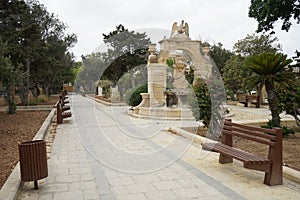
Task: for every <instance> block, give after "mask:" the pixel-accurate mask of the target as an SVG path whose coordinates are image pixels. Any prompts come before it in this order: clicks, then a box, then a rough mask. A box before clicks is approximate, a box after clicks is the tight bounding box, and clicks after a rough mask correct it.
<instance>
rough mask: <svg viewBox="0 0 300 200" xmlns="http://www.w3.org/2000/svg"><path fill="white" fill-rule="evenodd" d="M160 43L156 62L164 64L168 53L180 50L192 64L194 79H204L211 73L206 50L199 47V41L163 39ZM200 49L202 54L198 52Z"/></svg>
mask: <svg viewBox="0 0 300 200" xmlns="http://www.w3.org/2000/svg"><path fill="white" fill-rule="evenodd" d="M159 43H160V46H161V48H160V52H159V55H158V62H159V63H161V64H165V63H166V60H167V59H168V56H169V54H170V52H172V51H174V50H182V51H184V52H186V53H187V54H188V56H189V57H190V58H191V61H192V63H193V69H194V73H195V76H196V77H201V78H204V79H206V77H207V76H208V75H210V74H211V72H212V67H213V66H212V64H211V61H210V58H209V56H207V53H208V52H207V50H206V49H205V47H204V49H203V48H202V47H201V42H200V41H192V40H190V39H189V38H184V39H180V40H178V39H177V38H170V39H164V40H162V41H160V42H159ZM200 49H202V52H201V51H200Z"/></svg>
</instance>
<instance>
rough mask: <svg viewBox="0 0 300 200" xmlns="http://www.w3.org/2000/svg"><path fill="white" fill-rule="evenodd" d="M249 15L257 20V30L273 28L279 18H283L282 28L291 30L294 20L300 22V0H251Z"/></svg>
mask: <svg viewBox="0 0 300 200" xmlns="http://www.w3.org/2000/svg"><path fill="white" fill-rule="evenodd" d="M248 15H249V17H252V18H254V19H256V20H257V22H258V27H257V32H262V31H270V30H273V29H274V23H275V22H277V21H278V20H282V25H281V29H282V30H285V31H289V29H290V27H291V25H292V20H295V21H296V23H297V24H299V22H300V3H299V0H251V6H250V8H249V13H248ZM272 32H274V31H272Z"/></svg>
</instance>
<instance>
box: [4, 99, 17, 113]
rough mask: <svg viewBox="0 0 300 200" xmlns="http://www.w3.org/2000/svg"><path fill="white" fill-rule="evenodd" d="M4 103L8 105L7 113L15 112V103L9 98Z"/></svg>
mask: <svg viewBox="0 0 300 200" xmlns="http://www.w3.org/2000/svg"><path fill="white" fill-rule="evenodd" d="M6 103H7V105H8V109H7V114H15V113H16V109H17V106H16V103H15V102H14V101H13V100H11V99H10V98H7V99H6Z"/></svg>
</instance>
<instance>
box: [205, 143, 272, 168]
mask: <svg viewBox="0 0 300 200" xmlns="http://www.w3.org/2000/svg"><path fill="white" fill-rule="evenodd" d="M202 148H203V149H204V150H210V151H215V152H218V153H222V154H224V155H227V156H232V157H233V158H235V159H238V160H240V161H242V162H246V163H265V164H267V163H270V160H268V159H267V158H264V157H260V156H257V155H254V154H250V153H248V152H245V151H242V150H239V149H237V148H234V147H229V146H227V145H224V144H222V143H203V144H202Z"/></svg>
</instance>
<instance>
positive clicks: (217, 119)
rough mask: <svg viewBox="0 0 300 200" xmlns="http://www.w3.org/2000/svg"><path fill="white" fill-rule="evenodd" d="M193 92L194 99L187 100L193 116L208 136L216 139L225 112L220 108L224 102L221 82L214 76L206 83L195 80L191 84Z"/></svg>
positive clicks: (201, 80) (219, 133) (219, 132)
mask: <svg viewBox="0 0 300 200" xmlns="http://www.w3.org/2000/svg"><path fill="white" fill-rule="evenodd" d="M193 91H194V94H195V97H193V98H191V97H189V99H188V102H189V104H190V106H191V107H192V112H193V116H194V117H195V119H196V120H201V121H202V123H203V124H204V126H205V127H207V128H209V129H208V134H210V135H211V136H213V138H218V137H219V136H220V135H221V129H222V123H223V120H224V117H225V112H226V110H224V108H223V106H222V105H223V103H224V102H225V100H226V99H225V98H226V97H225V92H224V91H225V90H224V86H223V82H222V80H221V79H220V78H218V77H216V76H210V77H208V78H207V80H206V81H205V80H203V79H200V78H197V79H196V80H195V81H194V84H193Z"/></svg>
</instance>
